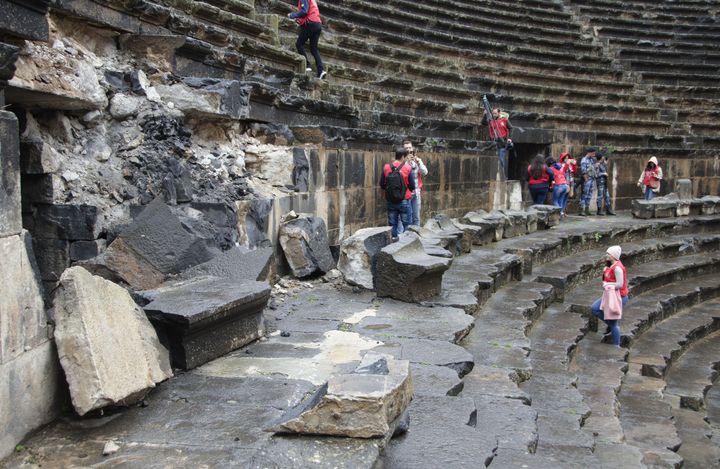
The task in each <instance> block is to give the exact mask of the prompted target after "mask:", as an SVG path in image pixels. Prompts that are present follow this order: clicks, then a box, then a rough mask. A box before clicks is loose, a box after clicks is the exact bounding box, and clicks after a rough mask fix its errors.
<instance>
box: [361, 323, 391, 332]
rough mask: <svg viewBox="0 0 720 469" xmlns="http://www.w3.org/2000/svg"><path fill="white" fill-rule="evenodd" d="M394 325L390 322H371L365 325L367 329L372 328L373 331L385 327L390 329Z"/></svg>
mask: <svg viewBox="0 0 720 469" xmlns="http://www.w3.org/2000/svg"><path fill="white" fill-rule="evenodd" d="M391 327H392V326H391V325H390V324H370V325H369V326H365V329H370V330H373V331H380V330H383V329H389V328H391Z"/></svg>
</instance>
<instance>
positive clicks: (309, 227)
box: [279, 217, 335, 278]
mask: <svg viewBox="0 0 720 469" xmlns="http://www.w3.org/2000/svg"><path fill="white" fill-rule="evenodd" d="M279 240H280V245H281V246H282V249H283V252H284V253H285V258H286V259H287V261H288V264H290V268H291V269H292V271H293V275H295V276H296V277H299V278H302V277H307V276H310V275H313V274H315V273H318V272H321V273H327V272H330V271H331V270H332V269H334V268H335V260H334V259H333V257H332V253H331V252H330V242H329V240H328V235H327V228H326V227H325V221H324V220H323V219H322V218H320V217H300V218H296V219H294V220H290V221H288V222H286V223H283V224H282V225H280V235H279Z"/></svg>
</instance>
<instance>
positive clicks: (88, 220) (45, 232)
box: [33, 204, 100, 241]
mask: <svg viewBox="0 0 720 469" xmlns="http://www.w3.org/2000/svg"><path fill="white" fill-rule="evenodd" d="M34 212H35V213H34V215H33V223H34V226H33V229H34V232H35V233H37V236H38V237H42V238H56V239H64V240H72V241H77V240H84V241H92V240H95V239H97V237H98V236H99V234H100V233H99V231H100V226H99V224H98V209H97V207H95V206H92V205H60V204H57V205H37V206H35V211H34Z"/></svg>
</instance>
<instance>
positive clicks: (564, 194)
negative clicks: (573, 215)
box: [545, 158, 568, 220]
mask: <svg viewBox="0 0 720 469" xmlns="http://www.w3.org/2000/svg"><path fill="white" fill-rule="evenodd" d="M545 164H546V165H547V166H548V168H550V171H552V173H553V191H552V201H553V205H555V206H556V207H560V219H561V220H562V219H563V218H565V207H566V206H567V199H568V182H567V177H566V176H565V174H566V172H567V168H566V167H565V165H564V164H560V163H556V162H555V160H554V159H553V158H548V159H546V160H545Z"/></svg>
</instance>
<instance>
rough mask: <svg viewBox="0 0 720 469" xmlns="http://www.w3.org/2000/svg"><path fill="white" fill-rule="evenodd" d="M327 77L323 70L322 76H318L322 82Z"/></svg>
mask: <svg viewBox="0 0 720 469" xmlns="http://www.w3.org/2000/svg"><path fill="white" fill-rule="evenodd" d="M325 75H327V72H326V71H325V70H323V72H322V73H321V74H320V76H318V79H320V80H322V79H324V78H325Z"/></svg>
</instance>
